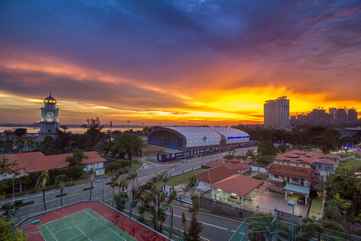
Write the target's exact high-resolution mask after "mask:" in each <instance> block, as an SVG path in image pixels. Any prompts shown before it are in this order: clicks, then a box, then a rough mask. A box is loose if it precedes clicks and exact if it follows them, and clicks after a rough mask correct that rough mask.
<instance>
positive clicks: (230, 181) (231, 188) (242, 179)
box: [214, 174, 263, 197]
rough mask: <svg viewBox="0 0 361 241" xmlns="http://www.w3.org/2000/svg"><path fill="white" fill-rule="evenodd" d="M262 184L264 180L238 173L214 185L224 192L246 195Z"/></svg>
mask: <svg viewBox="0 0 361 241" xmlns="http://www.w3.org/2000/svg"><path fill="white" fill-rule="evenodd" d="M262 184H263V181H260V180H256V179H254V178H252V177H249V176H243V175H237V174H236V175H233V176H230V177H228V178H225V179H223V180H221V181H219V182H216V183H215V184H214V187H215V188H219V189H221V190H222V191H223V192H227V193H235V194H237V195H238V196H240V197H244V196H246V195H247V194H248V193H250V192H251V191H253V190H254V189H256V188H258V187H259V186H261V185H262Z"/></svg>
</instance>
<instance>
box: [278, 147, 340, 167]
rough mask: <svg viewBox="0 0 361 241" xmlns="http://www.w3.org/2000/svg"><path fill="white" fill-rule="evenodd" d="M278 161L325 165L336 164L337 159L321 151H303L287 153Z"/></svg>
mask: <svg viewBox="0 0 361 241" xmlns="http://www.w3.org/2000/svg"><path fill="white" fill-rule="evenodd" d="M276 160H280V161H287V162H304V163H308V164H313V163H323V164H331V165H334V164H336V157H334V156H331V155H325V154H323V153H322V152H321V151H319V150H313V151H303V150H297V149H294V150H290V151H287V152H285V153H281V154H278V155H277V157H276Z"/></svg>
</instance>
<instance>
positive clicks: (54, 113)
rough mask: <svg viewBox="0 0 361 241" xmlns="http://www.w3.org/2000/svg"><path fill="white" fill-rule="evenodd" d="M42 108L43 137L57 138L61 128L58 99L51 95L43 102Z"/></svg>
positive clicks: (41, 126)
mask: <svg viewBox="0 0 361 241" xmlns="http://www.w3.org/2000/svg"><path fill="white" fill-rule="evenodd" d="M43 104H44V106H43V107H42V108H41V120H40V132H39V134H40V135H41V136H43V137H44V136H55V135H56V134H57V130H58V128H59V122H58V115H59V108H58V107H57V105H56V99H55V98H54V97H52V96H51V93H50V94H49V96H48V97H46V98H45V99H44V101H43Z"/></svg>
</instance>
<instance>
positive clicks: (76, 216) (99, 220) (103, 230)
mask: <svg viewBox="0 0 361 241" xmlns="http://www.w3.org/2000/svg"><path fill="white" fill-rule="evenodd" d="M40 233H41V235H42V237H43V239H44V240H45V241H104V240H106V241H118V240H119V241H135V239H134V238H133V237H131V236H129V235H128V234H127V233H126V232H123V231H121V230H120V229H119V228H118V227H116V226H115V225H114V224H113V223H111V222H110V221H108V220H106V219H104V218H103V217H102V216H101V215H99V214H97V213H96V212H95V211H93V210H91V209H83V210H82V211H80V212H75V213H73V214H71V215H68V216H65V217H63V218H60V219H56V220H53V221H50V222H48V223H45V224H41V225H40Z"/></svg>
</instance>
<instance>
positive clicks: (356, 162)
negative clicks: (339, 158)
mask: <svg viewBox="0 0 361 241" xmlns="http://www.w3.org/2000/svg"><path fill="white" fill-rule="evenodd" d="M341 167H344V168H346V169H349V170H355V169H359V168H361V160H360V159H356V158H355V159H352V160H348V161H345V162H342V163H341V164H340V165H339V168H341Z"/></svg>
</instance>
